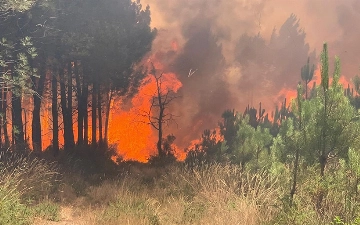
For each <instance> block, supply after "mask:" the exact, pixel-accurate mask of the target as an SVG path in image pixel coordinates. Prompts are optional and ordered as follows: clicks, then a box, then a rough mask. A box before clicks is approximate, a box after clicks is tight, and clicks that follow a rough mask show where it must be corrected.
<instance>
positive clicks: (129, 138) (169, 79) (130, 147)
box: [108, 60, 183, 162]
mask: <svg viewBox="0 0 360 225" xmlns="http://www.w3.org/2000/svg"><path fill="white" fill-rule="evenodd" d="M151 61H153V60H151ZM153 65H154V67H155V69H156V70H159V71H161V69H162V68H163V66H162V65H161V63H160V62H159V61H156V60H155V62H153ZM161 79H162V80H161V92H162V93H166V92H167V91H173V92H175V93H176V92H177V91H178V90H179V89H180V88H181V86H182V84H181V82H180V81H179V80H178V79H177V77H176V75H175V74H174V73H163V74H162V77H161ZM156 91H157V86H156V79H155V77H154V75H152V74H148V75H147V77H146V78H145V79H144V81H143V82H142V84H141V86H140V89H139V92H138V93H137V94H136V95H135V96H134V97H133V99H132V101H131V108H130V109H129V110H125V109H124V107H122V103H123V101H122V100H121V99H115V101H114V103H113V105H112V108H111V112H110V121H109V140H108V141H109V144H112V145H115V146H116V150H117V152H116V153H117V155H118V156H119V157H121V158H123V159H124V160H138V161H141V162H147V160H148V158H149V157H150V156H151V155H154V154H156V146H155V144H156V142H157V136H156V132H155V129H153V128H152V126H151V125H150V121H149V117H152V116H155V117H156V114H154V112H152V111H151V110H150V109H151V104H152V99H153V97H155V94H156ZM175 154H176V155H178V156H179V157H180V158H183V156H182V154H181V151H180V150H179V149H177V150H176V153H175Z"/></svg>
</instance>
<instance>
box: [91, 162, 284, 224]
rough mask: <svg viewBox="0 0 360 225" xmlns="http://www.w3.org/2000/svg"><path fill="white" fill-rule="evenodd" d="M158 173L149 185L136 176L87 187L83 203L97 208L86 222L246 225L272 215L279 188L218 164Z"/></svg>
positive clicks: (263, 178) (273, 179) (271, 181)
mask: <svg viewBox="0 0 360 225" xmlns="http://www.w3.org/2000/svg"><path fill="white" fill-rule="evenodd" d="M162 170H163V171H165V172H163V174H162V176H156V177H154V179H153V181H152V182H149V178H148V177H147V179H145V178H144V177H142V174H145V173H139V175H137V176H135V175H131V174H130V175H129V176H128V177H126V178H125V179H123V180H122V181H119V182H115V183H104V184H103V185H100V186H98V187H92V188H90V189H89V190H88V194H89V198H88V201H90V202H91V203H90V204H92V205H94V204H99V205H98V206H99V207H100V208H101V209H102V210H99V211H98V213H97V215H96V217H95V218H94V219H93V221H92V223H93V224H249V225H251V224H259V223H266V222H269V221H270V220H271V219H272V218H273V217H274V214H275V213H276V210H277V209H276V207H275V206H274V204H276V201H277V199H279V194H280V193H279V190H280V189H279V188H278V186H279V185H278V181H277V178H276V177H271V176H270V175H269V174H267V173H266V172H260V173H257V174H251V173H248V172H242V171H241V170H240V167H238V166H231V165H220V164H214V165H210V166H207V167H206V168H198V169H187V168H185V167H183V166H172V167H169V168H166V169H162ZM146 176H149V174H147V175H146ZM109 195H110V196H109ZM90 196H91V197H90ZM101 203H103V204H102V205H101Z"/></svg>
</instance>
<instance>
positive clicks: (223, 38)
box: [142, 0, 360, 147]
mask: <svg viewBox="0 0 360 225" xmlns="http://www.w3.org/2000/svg"><path fill="white" fill-rule="evenodd" d="M142 4H143V5H147V4H148V5H150V9H151V12H152V26H153V27H156V28H157V29H158V30H159V33H158V36H157V38H156V40H155V42H154V44H153V48H152V53H153V54H155V55H157V57H158V58H159V59H160V60H161V61H162V63H163V64H164V65H165V67H164V70H166V71H164V72H173V73H175V74H177V76H178V79H179V80H180V81H181V82H182V84H183V87H182V88H181V90H180V95H181V98H179V99H178V101H177V102H176V103H174V104H173V106H172V108H171V110H172V112H173V114H175V115H177V116H179V117H178V118H177V125H172V126H171V127H170V128H169V129H168V130H167V132H169V133H174V134H175V136H176V137H177V144H179V146H180V147H185V146H184V145H186V144H188V143H189V142H190V141H191V140H192V139H194V138H197V137H199V135H200V134H201V132H202V131H203V130H204V129H209V128H214V127H215V126H216V125H217V122H218V121H219V119H220V116H221V113H222V112H223V111H224V110H225V109H228V108H230V109H232V108H235V109H236V110H239V111H242V110H243V109H244V108H245V107H246V106H247V105H250V106H254V107H256V108H257V106H258V103H259V102H262V103H263V106H265V108H266V110H267V112H270V111H272V110H273V109H274V105H275V104H277V103H278V102H279V101H282V100H283V99H284V97H285V95H284V94H282V93H286V90H293V89H295V87H296V85H297V83H298V82H299V81H300V80H301V77H300V68H301V67H302V66H303V65H304V64H305V63H306V61H307V58H308V57H310V59H311V62H312V63H314V64H315V65H317V63H318V53H319V52H320V51H321V48H322V44H323V43H324V42H328V43H329V49H330V52H329V53H330V55H331V56H334V55H338V56H339V57H340V59H341V62H342V74H343V75H344V76H345V78H346V79H347V80H350V78H351V77H353V76H354V75H355V74H357V73H358V72H359V66H360V54H359V53H360V44H359V40H360V29H359V28H360V2H359V1H358V0H342V1H338V0H317V1H313V0H304V1H288V0H228V1H218V0H182V1H178V0H142ZM332 58H333V57H332ZM284 90H285V91H284Z"/></svg>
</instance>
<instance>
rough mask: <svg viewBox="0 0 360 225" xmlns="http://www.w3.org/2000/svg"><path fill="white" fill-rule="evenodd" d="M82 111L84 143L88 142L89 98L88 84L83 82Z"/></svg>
mask: <svg viewBox="0 0 360 225" xmlns="http://www.w3.org/2000/svg"><path fill="white" fill-rule="evenodd" d="M83 87H84V89H83V99H82V101H83V110H84V111H83V112H84V143H85V145H88V144H89V112H88V99H89V85H88V84H87V83H86V82H84V85H83Z"/></svg>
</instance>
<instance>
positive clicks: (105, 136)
mask: <svg viewBox="0 0 360 225" xmlns="http://www.w3.org/2000/svg"><path fill="white" fill-rule="evenodd" d="M112 99H113V92H112V90H111V87H110V93H109V99H108V102H107V107H106V115H105V135H104V139H105V145H106V146H108V144H109V143H108V142H109V140H108V132H109V117H110V107H111V101H112Z"/></svg>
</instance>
